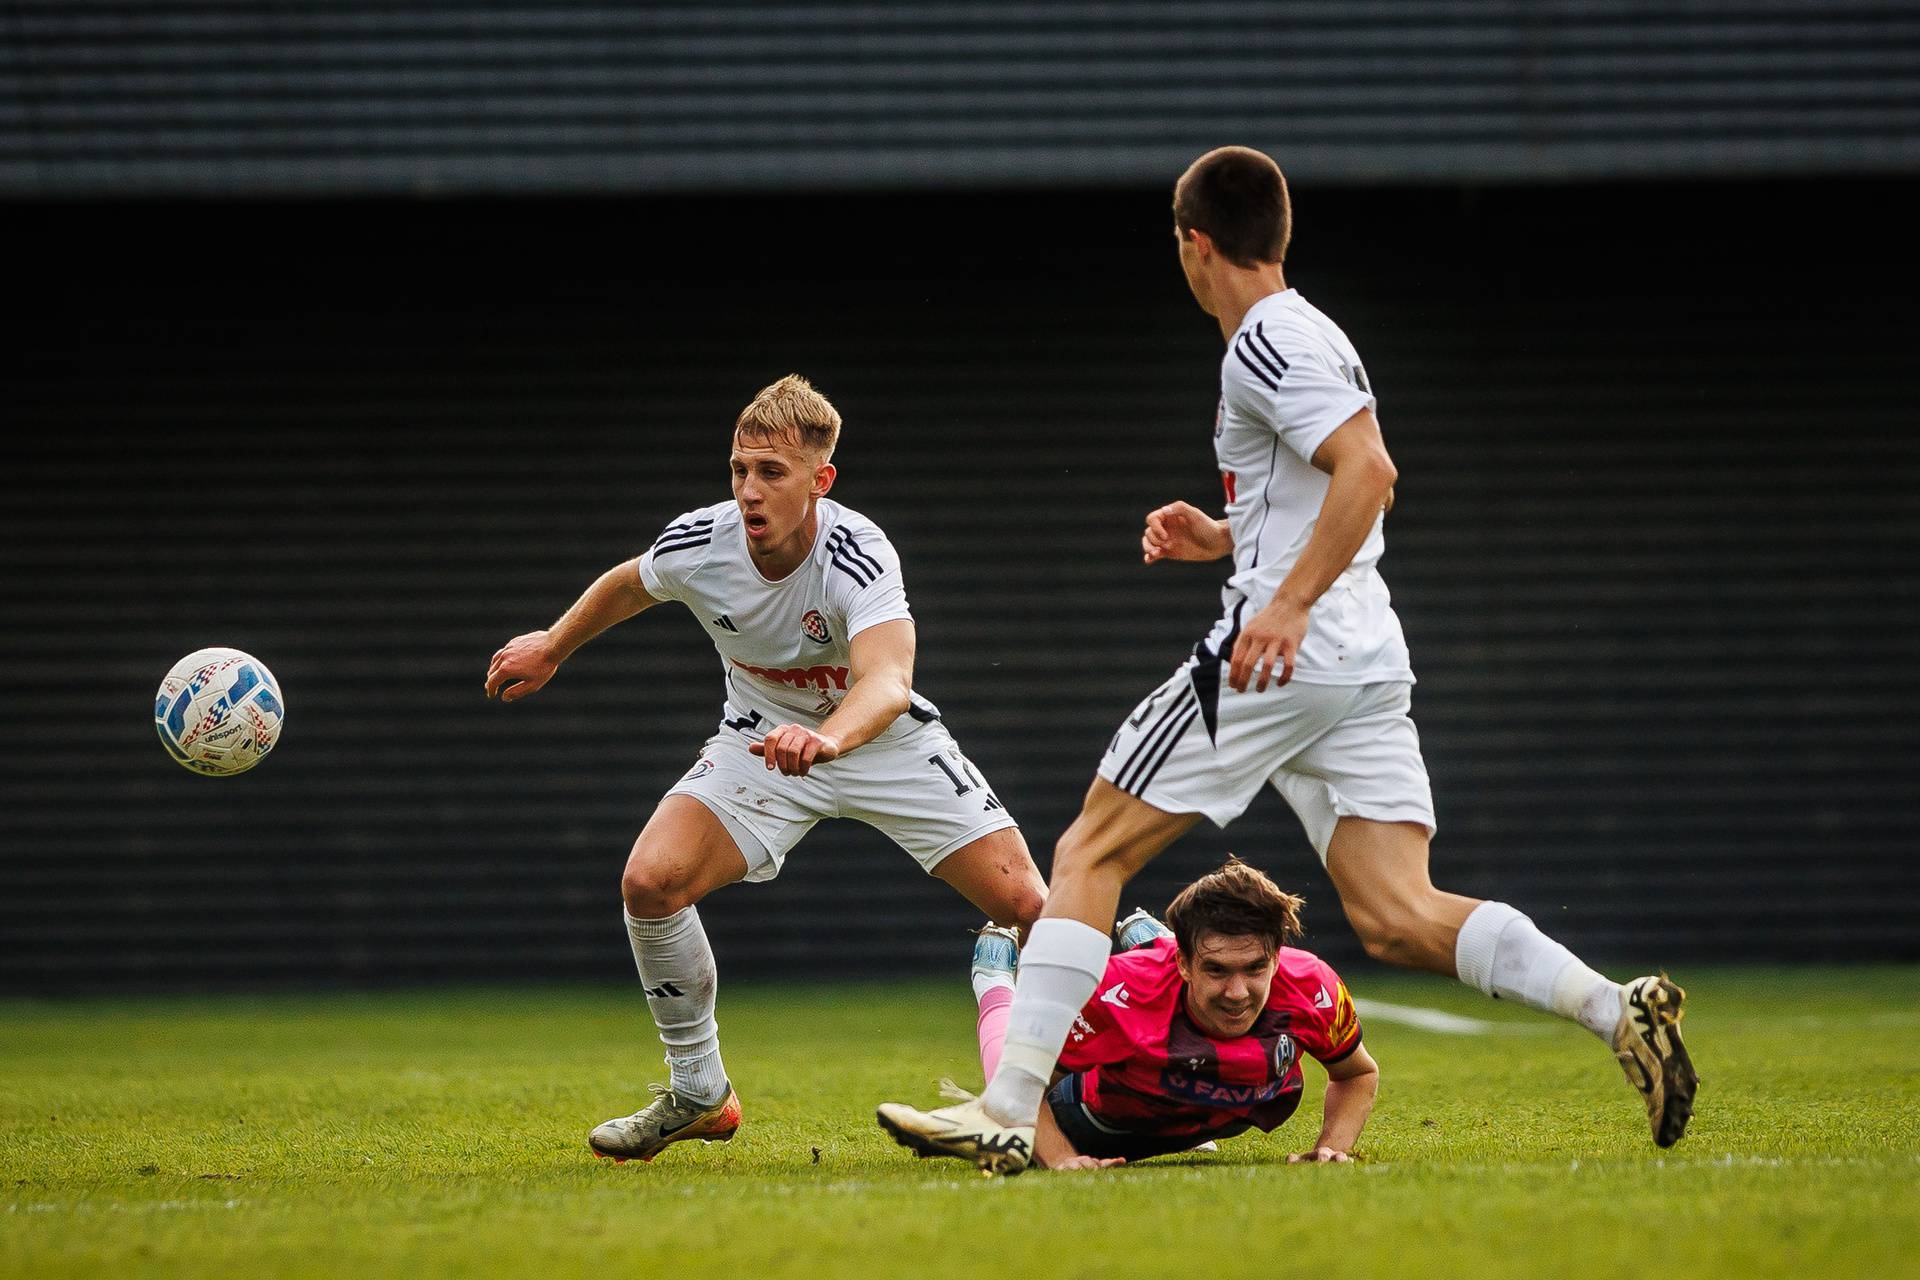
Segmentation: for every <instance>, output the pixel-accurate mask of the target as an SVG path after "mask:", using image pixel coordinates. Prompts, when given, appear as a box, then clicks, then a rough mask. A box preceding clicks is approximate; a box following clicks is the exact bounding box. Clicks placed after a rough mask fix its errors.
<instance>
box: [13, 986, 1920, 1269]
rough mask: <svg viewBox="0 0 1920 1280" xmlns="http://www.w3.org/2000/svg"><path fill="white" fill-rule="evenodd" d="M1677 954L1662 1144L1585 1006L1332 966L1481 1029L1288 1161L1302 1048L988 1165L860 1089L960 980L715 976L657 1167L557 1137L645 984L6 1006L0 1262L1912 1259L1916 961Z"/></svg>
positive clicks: (1919, 1125)
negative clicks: (1274, 1101) (1255, 1084)
mask: <svg viewBox="0 0 1920 1280" xmlns="http://www.w3.org/2000/svg"><path fill="white" fill-rule="evenodd" d="M1679 976H1681V977H1682V979H1683V980H1684V981H1685V982H1686V984H1687V986H1688V987H1689V989H1690V991H1691V999H1690V1003H1689V1014H1688V1018H1687V1023H1686V1027H1687V1031H1688V1036H1689V1042H1690V1044H1691V1045H1692V1046H1693V1049H1694V1053H1695V1056H1696V1058H1697V1060H1698V1064H1699V1067H1700V1070H1701V1073H1702V1074H1703V1075H1704V1076H1705V1077H1706V1083H1705V1085H1704V1086H1703V1088H1702V1091H1701V1098H1700V1114H1699V1116H1698V1118H1697V1120H1696V1121H1695V1124H1694V1128H1693V1132H1692V1134H1691V1135H1690V1136H1689V1137H1688V1138H1687V1140H1686V1141H1685V1142H1684V1143H1682V1144H1681V1145H1680V1146H1679V1147H1677V1148H1675V1149H1674V1150H1673V1151H1672V1152H1668V1153H1664V1154H1663V1153H1660V1152H1658V1151H1656V1150H1655V1149H1654V1148H1653V1147H1652V1146H1651V1145H1650V1144H1649V1142H1648V1141H1647V1136H1646V1125H1645V1122H1644V1119H1643V1117H1642V1115H1641V1112H1640V1108H1639V1103H1638V1101H1637V1100H1636V1098H1635V1097H1634V1096H1633V1095H1632V1094H1631V1093H1630V1092H1629V1090H1628V1088H1627V1086H1626V1085H1625V1083H1624V1082H1623V1081H1622V1080H1621V1078H1620V1076H1619V1073H1618V1071H1617V1069H1616V1068H1615V1067H1614V1065H1613V1064H1612V1062H1611V1060H1610V1058H1609V1057H1608V1056H1607V1054H1606V1053H1605V1052H1604V1051H1603V1050H1602V1048H1601V1047H1600V1046H1599V1045H1598V1044H1597V1043H1595V1042H1594V1041H1593V1040H1592V1039H1591V1038H1590V1037H1588V1036H1587V1035H1586V1034H1585V1033H1583V1032H1580V1031H1578V1030H1575V1029H1572V1028H1568V1027H1565V1026H1562V1025H1559V1024H1555V1023H1551V1022H1549V1021H1547V1020H1544V1019H1540V1018H1536V1017H1534V1016H1532V1015H1529V1014H1526V1013H1525V1012H1524V1011H1518V1010H1513V1009H1510V1008H1507V1007H1505V1006H1500V1005H1493V1004H1489V1003H1488V1002H1485V1001H1482V1000H1480V999H1478V998H1477V997H1475V996H1473V995H1472V994H1471V993H1468V992H1465V991H1463V990H1461V989H1460V988H1458V987H1456V986H1454V985H1453V984H1449V983H1443V982H1439V981H1437V980H1424V979H1420V978H1412V977H1402V976H1392V977H1389V976H1384V975H1360V976H1359V978H1358V980H1357V981H1356V983H1355V986H1356V988H1357V989H1358V990H1359V993H1360V994H1361V995H1363V996H1371V997H1373V998H1376V999H1381V1000H1389V1001H1395V1002H1399V1003H1406V1004H1422V1005H1428V1006H1431V1007H1438V1008H1444V1009H1448V1010H1452V1011H1455V1012H1459V1013H1465V1014H1469V1015H1473V1016H1477V1017H1482V1018H1487V1019H1490V1020H1494V1021H1496V1022H1498V1023H1499V1024H1500V1029H1499V1031H1498V1032H1497V1033H1495V1034H1490V1035H1485V1036H1473V1037H1463V1036H1448V1035H1438V1034H1434V1033H1430V1032H1424V1031H1416V1030H1412V1029H1409V1028H1406V1027H1402V1026H1395V1025H1391V1024H1388V1023H1385V1022H1373V1023H1369V1025H1368V1030H1367V1039H1368V1043H1369V1044H1370V1045H1371V1046H1372V1048H1373V1051H1374V1054H1375V1055H1376V1056H1377V1057H1378V1058H1379V1059H1380V1062H1381V1066H1382V1071H1383V1077H1382V1078H1383V1086H1382V1089H1381V1094H1380V1101H1379V1106H1378V1108H1377V1110H1376V1111H1375V1114H1374V1119H1373V1122H1372V1124H1371V1125H1370V1126H1369V1127H1368V1130H1367V1133H1366V1135H1365V1136H1364V1138H1363V1139H1362V1143H1361V1149H1362V1151H1363V1152H1364V1154H1365V1157H1366V1159H1365V1161H1364V1162H1363V1163H1359V1164H1355V1165H1352V1166H1346V1167H1337V1166H1332V1167H1329V1166H1323V1167H1317V1168H1308V1167H1294V1168H1289V1167H1287V1166H1286V1165H1285V1164H1284V1163H1283V1162H1284V1158H1285V1155H1286V1152H1287V1151H1289V1150H1291V1149H1294V1148H1296V1147H1299V1146H1301V1145H1304V1144H1305V1143H1306V1142H1307V1140H1308V1139H1310V1138H1311V1137H1312V1134H1313V1127H1314V1124H1315V1123H1316V1120H1317V1115H1318V1082H1317V1079H1316V1076H1315V1069H1314V1068H1312V1067H1311V1066H1309V1068H1308V1081H1309V1085H1308V1099H1307V1101H1306V1102H1305V1103H1304V1104H1303V1105H1302V1109H1301V1114H1299V1115H1298V1116H1296V1117H1295V1118H1294V1120H1293V1121H1292V1122H1291V1123H1290V1124H1289V1125H1288V1126H1287V1128H1286V1129H1283V1130H1282V1131H1281V1132H1280V1133H1279V1134H1277V1135H1274V1136H1273V1137H1272V1138H1263V1137H1260V1136H1258V1135H1252V1136H1248V1137H1245V1138H1240V1139H1236V1140H1234V1141H1232V1142H1229V1143H1227V1144H1225V1146H1224V1148H1223V1150H1222V1151H1221V1152H1220V1154H1219V1155H1217V1156H1211V1157H1207V1156H1199V1157H1183V1158H1179V1159H1170V1160H1162V1161H1154V1162H1152V1163H1150V1164H1143V1165H1141V1166H1138V1167H1135V1168H1130V1169H1124V1170H1116V1171H1113V1172H1109V1173H1100V1174H1071V1175H1062V1174H1052V1175H1049V1174H1043V1173H1036V1174H1031V1175H1028V1176H1026V1177H1022V1178H1017V1179H1011V1180H996V1181H987V1180H983V1179H982V1178H980V1177H979V1176H978V1175H977V1174H974V1173H973V1172H972V1171H971V1170H970V1169H968V1168H966V1167H964V1166H962V1165H960V1164H958V1163H955V1162H952V1161H933V1162H920V1161H915V1160H913V1159H912V1158H911V1157H909V1156H907V1155H906V1153H904V1152H903V1151H901V1150H900V1149H899V1148H897V1147H895V1146H894V1145H893V1144H892V1143H891V1142H890V1141H888V1140H887V1139H886V1138H885V1136H884V1135H882V1134H881V1133H880V1132H879V1130H877V1129H876V1128H875V1127H874V1125H873V1123H872V1118H871V1117H872V1107H873V1104H874V1103H875V1102H877V1101H880V1100H883V1099H886V1098H904V1099H907V1100H915V1101H919V1100H925V1099H930V1098H931V1097H932V1096H933V1090H932V1083H933V1081H934V1080H935V1078H937V1077H938V1076H940V1075H942V1074H949V1073H950V1074H953V1075H954V1076H956V1078H959V1079H961V1080H962V1081H963V1082H964V1081H966V1080H968V1079H969V1078H977V1076H978V1069H977V1066H974V1065H972V1064H973V1050H972V1016H971V1015H972V1005H971V1002H970V1000H969V999H968V997H967V994H966V990H965V988H964V986H963V985H962V984H961V983H960V982H958V981H956V982H953V983H949V984H946V985H943V986H926V985H918V986H877V987H828V988H813V987H793V988H764V987H763V988H756V989H751V990H748V989H743V988H738V987H736V988H734V989H732V990H728V991H725V992H723V995H722V1006H721V1023H722V1028H723V1036H724V1039H725V1044H726V1048H727V1059H728V1065H729V1068H730V1070H731V1072H732V1074H733V1076H734V1078H735V1081H736V1082H737V1084H738V1085H739V1087H740V1090H741V1094H742V1096H743V1098H744V1101H745V1104H746V1115H747V1125H746V1127H745V1128H743V1129H742V1130H741V1133H740V1136H739V1137H738V1138H737V1139H736V1140H735V1141H734V1142H732V1143H731V1144H728V1145H724V1146H712V1147H698V1146H683V1147H676V1148H674V1149H672V1150H671V1151H669V1152H668V1153H667V1154H666V1155H664V1156H662V1157H661V1159H660V1160H659V1161H658V1162H656V1163H655V1164H653V1165H651V1166H648V1165H642V1164H638V1163H633V1164H626V1165H620V1166H615V1165H613V1164H612V1163H610V1162H606V1161H596V1160H593V1159H590V1158H589V1157H588V1156H587V1153H586V1151H585V1148H584V1145H583V1138H584V1135H585V1132H586V1130H587V1128H588V1127H589V1126H590V1125H592V1124H593V1123H595V1122H596V1121H599V1120H601V1119H604V1118H605V1117H607V1116H610V1115H613V1114H615V1113H618V1112H623V1111H627V1110H631V1109H632V1108H633V1107H635V1106H637V1105H638V1104H639V1102H640V1101H642V1100H643V1099H644V1093H645V1091H644V1089H643V1088H642V1086H643V1085H644V1083H645V1082H647V1081H649V1080H653V1079H657V1078H659V1071H660V1067H659V1049H658V1046H657V1045H656V1044H654V1043H653V1041H652V1036H651V1031H650V1028H649V1027H648V1025H647V1023H646V1020H645V1019H646V1015H645V1009H644V1006H643V1004H642V1002H641V1000H640V998H639V993H638V991H633V992H625V991H619V990H592V991H582V990H578V989H568V990H562V991H555V992H538V991H515V992H506V993H501V992H484V993H460V994H431V995H380V996H338V997H333V996H328V997H298V998H284V999H245V1000H241V999H195V1000H156V1001H146V1002H138V1003H135V1002H114V1003H94V1002H76V1003H50V1002H6V1003H0V1275H4V1276H9V1277H11V1276H32V1277H50V1276H62V1275H87V1276H97V1275H101V1274H109V1273H125V1274H134V1275H140V1276H143V1277H144V1276H166V1275H202V1276H204V1275H243V1276H251V1275H276V1276H299V1275H342V1274H347V1275H354V1276H386V1275H405V1276H408V1277H420V1276H426V1275H443V1274H499V1273H525V1274H537V1275H542V1276H595V1277H604V1276H608V1275H666V1276H672V1277H685V1276H702V1275H722V1276H727V1277H729V1278H730V1280H772V1278H773V1277H781V1276H799V1275H809V1276H819V1275H834V1276H838V1275H849V1276H855V1275H863V1276H890V1275H914V1276H926V1277H938V1276H969V1277H978V1276H981V1275H1005V1274H1013V1273H1015V1272H1019V1271H1029V1272H1033V1273H1036V1274H1042V1275H1046V1276H1048V1277H1057V1276H1088V1277H1100V1278H1101V1280H1116V1278H1118V1277H1152V1276H1165V1275H1174V1274H1182V1275H1194V1276H1222V1277H1224V1276H1235V1275H1248V1276H1253V1275H1259V1276H1263V1277H1266V1276H1274V1275H1284V1274H1288V1273H1294V1272H1306V1273H1308V1274H1327V1275H1339V1276H1356V1277H1365V1278H1366V1280H1386V1278H1390V1277H1397V1276H1423V1277H1424V1276H1438V1275H1471V1276H1474V1277H1476V1278H1491V1277H1502V1276H1515V1277H1522V1276H1524V1277H1529V1278H1534V1277H1543V1276H1551V1277H1561V1276H1595V1277H1601V1276H1604V1277H1608V1280H1619V1277H1622V1276H1638V1275H1648V1274H1657V1275H1660V1276H1684V1277H1687V1278H1688V1280H1694V1278H1696V1277H1718V1276H1730V1277H1739V1278H1740V1280H1753V1278H1754V1277H1759V1276H1787V1275H1797V1276H1805V1275H1818V1276H1821V1277H1827V1276H1839V1275H1859V1276H1875V1277H1892V1276H1902V1275H1907V1276H1910V1275H1914V1274H1916V1272H1920V1244H1916V1242H1917V1241H1920V1119H1916V1117H1917V1116H1920V971H1916V970H1913V969H1886V968H1882V969H1854V970H1840V969H1829V970H1804V969H1793V970H1773V969H1769V970H1744V971H1711V972H1688V973H1685V974H1682V975H1679ZM1653 1264H1657V1266H1658V1268H1659V1269H1658V1270H1657V1271H1648V1270H1646V1269H1645V1268H1647V1267H1648V1266H1649V1265H1653Z"/></svg>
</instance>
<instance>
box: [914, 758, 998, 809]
mask: <svg viewBox="0 0 1920 1280" xmlns="http://www.w3.org/2000/svg"><path fill="white" fill-rule="evenodd" d="M927 763H928V764H930V765H932V766H933V767H934V768H936V769H938V770H939V771H940V772H942V773H944V774H946V775H947V781H948V782H951V783H952V784H953V794H954V795H956V796H964V795H966V794H968V793H969V792H971V791H972V790H973V789H974V788H975V787H978V788H980V789H981V790H982V791H986V790H987V784H986V782H985V781H984V780H983V779H982V778H981V777H980V775H979V774H977V773H975V772H974V771H973V766H972V765H971V764H969V763H967V761H966V760H964V759H962V760H961V761H960V772H959V773H955V772H954V770H953V766H952V765H950V764H948V763H947V758H946V757H945V756H944V755H934V756H928V757H927ZM962 774H964V775H965V776H964V777H962V776H961V775H962ZM986 807H987V808H989V809H1001V808H1005V807H1006V806H1004V805H1002V804H1001V803H1000V798H999V797H998V796H996V795H994V794H993V792H991V791H987V803H986Z"/></svg>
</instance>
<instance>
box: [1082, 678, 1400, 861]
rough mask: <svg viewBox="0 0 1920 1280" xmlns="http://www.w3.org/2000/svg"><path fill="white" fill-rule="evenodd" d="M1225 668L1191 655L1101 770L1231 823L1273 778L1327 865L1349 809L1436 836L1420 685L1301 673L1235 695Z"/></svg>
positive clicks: (1125, 728)
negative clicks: (1340, 680) (1321, 678)
mask: <svg viewBox="0 0 1920 1280" xmlns="http://www.w3.org/2000/svg"><path fill="white" fill-rule="evenodd" d="M1223 668H1224V664H1223V663H1221V662H1219V661H1217V660H1208V659H1204V658H1201V657H1197V656H1196V657H1193V658H1189V659H1188V660H1187V661H1186V663H1185V664H1184V665H1183V666H1181V667H1180V669H1179V670H1177V671H1175V672H1174V673H1173V675H1172V677H1171V678H1169V679H1168V680H1167V682H1166V683H1165V684H1163V685H1161V686H1160V687H1159V688H1158V689H1155V690H1154V691H1153V692H1152V693H1151V694H1149V695H1148V696H1147V698H1146V700H1145V701H1144V702H1142V703H1141V704H1140V705H1139V706H1138V707H1136V708H1134V711H1133V714H1132V715H1130V716H1128V717H1127V719H1126V720H1125V721H1124V722H1123V723H1122V724H1121V726H1120V730H1119V732H1117V733H1116V734H1114V735H1113V741H1112V742H1111V743H1110V744H1109V745H1108V747H1107V753H1106V755H1105V756H1104V757H1102V758H1101V761H1100V776H1101V777H1102V778H1105V779H1106V780H1107V781H1108V782H1111V783H1112V784H1113V785H1114V786H1116V787H1119V788H1120V789H1121V790H1122V791H1125V792H1127V793H1128V794H1130V795H1133V796H1137V797H1138V798H1140V799H1141V800H1144V801H1146V802H1147V803H1148V804H1150V805H1152V806H1153V807H1154V808H1156V809H1161V810H1164V811H1166V812H1168V813H1201V814H1205V815H1206V816H1207V817H1208V818H1210V819H1212V820H1213V822H1214V823H1216V824H1217V825H1219V826H1222V827H1224V826H1226V825H1227V824H1228V823H1229V822H1232V821H1233V820H1234V819H1235V818H1237V817H1239V816H1240V815H1241V814H1242V813H1244V812H1246V808H1247V806H1248V805H1249V804H1251V803H1252V802H1253V797H1254V796H1255V795H1256V794H1258V793H1259V790H1260V788H1261V787H1262V786H1264V785H1266V784H1268V783H1271V784H1272V785H1273V787H1274V789H1275V790H1277V791H1279V793H1280V794H1281V795H1282V796H1284V797H1285V798H1286V801H1287V803H1288V804H1289V805H1291V806H1293V811H1294V813H1296V814H1298V815H1299V817H1300V824H1301V825H1302V826H1303V827H1305V828H1306V832H1307V838H1308V839H1309V840H1311V841H1312V842H1313V847H1314V849H1315V850H1316V851H1317V852H1318V853H1319V854H1320V860H1321V862H1323V863H1324V862H1325V861H1326V859H1327V841H1329V840H1330V839H1332V838H1333V828H1334V823H1335V822H1337V821H1338V820H1339V819H1341V818H1369V819H1372V820H1374V821H1376V822H1417V823H1420V824H1421V825H1422V826H1424V827H1426V829H1427V834H1428V835H1429V836H1431V835H1432V834H1433V831H1434V822H1433V789H1432V787H1431V786H1430V785H1429V784H1428V782H1427V765H1426V761H1424V760H1422V759H1421V758H1420V735H1419V733H1418V731H1417V730H1415V729H1414V727H1413V720H1412V718H1411V717H1410V716H1409V715H1408V712H1409V711H1410V710H1411V708H1412V706H1413V686H1412V685H1411V684H1408V683H1406V682H1405V681H1391V682H1387V683H1382V684H1361V685H1335V684H1304V683H1302V682H1301V681H1299V680H1291V681H1289V682H1288V683H1286V684H1284V685H1281V686H1280V687H1278V688H1275V687H1274V686H1272V685H1268V686H1267V688H1266V690H1265V691H1264V692H1255V691H1253V690H1252V689H1251V688H1249V689H1248V691H1247V692H1246V693H1236V692H1234V690H1233V688H1232V687H1231V686H1230V685H1228V684H1227V682H1226V680H1225V678H1224V670H1223Z"/></svg>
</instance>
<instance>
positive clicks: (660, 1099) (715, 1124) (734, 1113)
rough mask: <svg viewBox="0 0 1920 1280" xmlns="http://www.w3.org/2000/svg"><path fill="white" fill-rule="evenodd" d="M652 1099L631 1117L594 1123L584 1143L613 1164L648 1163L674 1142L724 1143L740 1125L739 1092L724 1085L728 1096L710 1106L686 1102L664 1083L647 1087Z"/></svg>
mask: <svg viewBox="0 0 1920 1280" xmlns="http://www.w3.org/2000/svg"><path fill="white" fill-rule="evenodd" d="M647 1087H648V1088H649V1089H651V1090H653V1094H654V1098H653V1101H652V1102H649V1103H648V1104H647V1105H646V1106H645V1107H643V1108H641V1109H640V1110H639V1111H636V1112H634V1113H633V1114H632V1115H630V1116H621V1117H620V1118H618V1119H616V1120H609V1121H607V1122H606V1123H605V1124H603V1125H599V1126H597V1127H596V1128H595V1129H594V1131H593V1132H592V1133H591V1134H589V1135H587V1145H588V1146H589V1147H592V1148H593V1154H595V1155H596V1156H605V1157H607V1158H609V1159H611V1160H612V1161H613V1162H614V1163H615V1164H625V1163H626V1162H627V1161H629V1160H639V1161H641V1162H642V1163H645V1164H651V1163H652V1162H653V1158H654V1157H655V1156H657V1155H659V1154H660V1153H661V1152H662V1151H664V1150H666V1149H667V1147H669V1146H670V1145H672V1144H673V1143H676V1142H688V1141H691V1140H692V1139H695V1138H698V1139H699V1140H700V1141H701V1142H727V1141H730V1140H731V1139H732V1138H733V1135H734V1134H735V1133H736V1132H738V1131H739V1128H740V1095H739V1094H737V1093H735V1092H734V1091H733V1088H732V1086H728V1088H727V1096H726V1097H725V1098H724V1099H722V1100H721V1101H719V1102H716V1103H713V1104H712V1105H711V1106H703V1105H701V1104H700V1103H697V1102H688V1101H687V1100H686V1099H684V1098H682V1097H681V1096H680V1095H679V1094H677V1093H675V1092H674V1091H673V1090H672V1089H670V1088H668V1087H667V1086H666V1085H663V1084H652V1085H648V1086H647Z"/></svg>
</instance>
